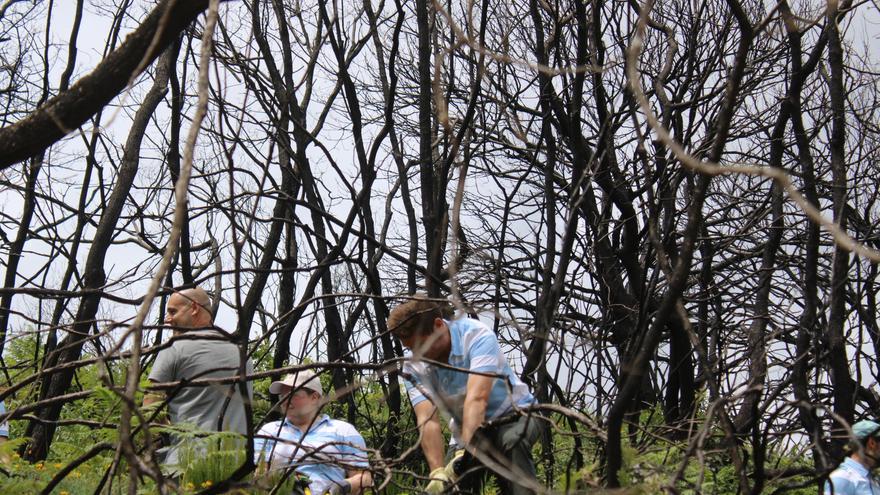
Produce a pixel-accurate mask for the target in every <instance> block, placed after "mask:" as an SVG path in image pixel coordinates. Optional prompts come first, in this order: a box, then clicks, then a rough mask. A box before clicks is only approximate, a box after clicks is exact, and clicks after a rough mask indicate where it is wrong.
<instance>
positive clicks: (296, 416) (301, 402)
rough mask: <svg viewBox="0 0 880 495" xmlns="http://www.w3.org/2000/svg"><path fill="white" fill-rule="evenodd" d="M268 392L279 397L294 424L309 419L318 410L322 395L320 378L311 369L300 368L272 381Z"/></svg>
mask: <svg viewBox="0 0 880 495" xmlns="http://www.w3.org/2000/svg"><path fill="white" fill-rule="evenodd" d="M269 393H272V394H276V395H278V396H279V397H280V398H281V407H282V409H283V410H284V413H285V415H286V416H287V419H289V420H290V421H291V422H292V423H293V424H295V425H300V424H303V423H307V422H309V421H311V420H312V418H313V417H314V416H315V415H316V414H317V413H318V411H319V410H320V408H321V401H322V398H323V396H324V392H323V391H322V389H321V380H319V379H318V377H317V375H315V372H314V371H312V370H301V371H298V372H296V373H291V374H289V375H286V376H285V377H284V379H282V380H278V381H274V382H272V384H271V385H269Z"/></svg>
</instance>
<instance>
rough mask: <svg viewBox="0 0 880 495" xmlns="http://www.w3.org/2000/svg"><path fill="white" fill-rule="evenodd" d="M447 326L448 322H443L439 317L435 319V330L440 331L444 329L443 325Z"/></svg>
mask: <svg viewBox="0 0 880 495" xmlns="http://www.w3.org/2000/svg"><path fill="white" fill-rule="evenodd" d="M445 324H446V322H445V321H443V318H439V317H438V318H434V330H439V329H441V328H443V325H445Z"/></svg>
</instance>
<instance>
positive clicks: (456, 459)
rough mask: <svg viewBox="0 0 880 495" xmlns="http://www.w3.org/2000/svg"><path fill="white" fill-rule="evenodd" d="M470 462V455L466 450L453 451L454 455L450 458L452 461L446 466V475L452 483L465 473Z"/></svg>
mask: <svg viewBox="0 0 880 495" xmlns="http://www.w3.org/2000/svg"><path fill="white" fill-rule="evenodd" d="M470 460H471V455H470V454H469V453H468V452H467V451H466V450H464V449H458V450H456V451H455V455H453V456H452V459H450V460H449V464H447V465H446V473H447V474H448V475H449V477H450V479H451V480H452V481H455V480H457V479H458V477H459V476H461V474H462V473H464V472H465V470H466V469H467V467H468V466H467V465H468V463H469V462H470Z"/></svg>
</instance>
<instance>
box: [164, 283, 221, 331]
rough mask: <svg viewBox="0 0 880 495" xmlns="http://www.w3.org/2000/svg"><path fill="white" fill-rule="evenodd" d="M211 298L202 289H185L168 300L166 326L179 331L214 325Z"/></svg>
mask: <svg viewBox="0 0 880 495" xmlns="http://www.w3.org/2000/svg"><path fill="white" fill-rule="evenodd" d="M210 308H211V298H210V297H208V293H207V292H205V291H204V289H202V288H201V287H194V288H192V289H184V290H181V291H178V292H175V293H174V294H171V297H169V298H168V304H167V306H166V308H165V324H166V325H170V326H173V327H176V328H177V329H179V330H187V329H193V328H207V327H210V326H211V325H213V323H214V317H213V316H212V315H211V310H210Z"/></svg>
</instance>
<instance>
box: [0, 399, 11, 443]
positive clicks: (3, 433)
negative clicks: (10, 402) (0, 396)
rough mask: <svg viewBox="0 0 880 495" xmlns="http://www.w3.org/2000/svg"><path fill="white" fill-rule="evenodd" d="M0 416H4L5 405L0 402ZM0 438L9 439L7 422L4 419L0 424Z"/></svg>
mask: <svg viewBox="0 0 880 495" xmlns="http://www.w3.org/2000/svg"><path fill="white" fill-rule="evenodd" d="M0 414H6V403H4V402H3V401H2V400H0ZM0 437H6V438H9V420H8V419H4V420H3V422H2V423H0Z"/></svg>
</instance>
